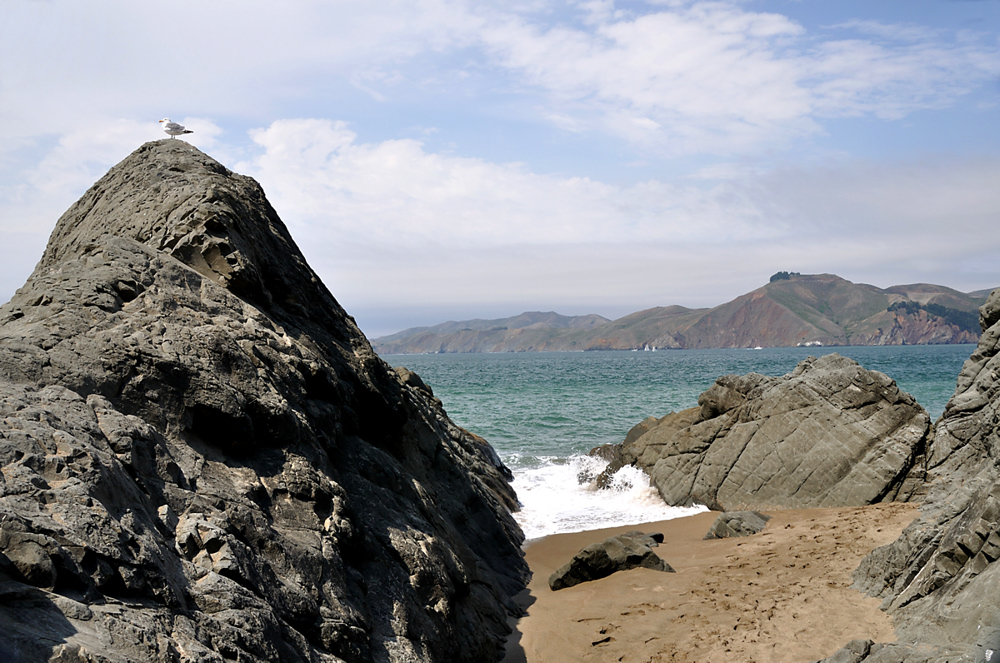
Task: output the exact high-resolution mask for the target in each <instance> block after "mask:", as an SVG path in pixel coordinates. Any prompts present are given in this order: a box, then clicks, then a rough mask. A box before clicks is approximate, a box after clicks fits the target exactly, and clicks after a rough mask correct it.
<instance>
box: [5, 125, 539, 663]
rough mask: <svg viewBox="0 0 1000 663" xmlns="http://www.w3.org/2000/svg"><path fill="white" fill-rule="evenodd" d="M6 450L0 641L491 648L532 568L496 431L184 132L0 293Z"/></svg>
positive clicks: (370, 653)
mask: <svg viewBox="0 0 1000 663" xmlns="http://www.w3.org/2000/svg"><path fill="white" fill-rule="evenodd" d="M0 469H2V473H0V633H3V636H2V638H0V659H3V660H5V661H8V660H10V661H26V662H27V661H32V662H33V661H45V660H53V661H55V660H58V661H69V660H73V661H84V660H86V661H91V662H103V661H114V662H116V663H131V662H135V663H138V662H141V663H150V662H159V661H164V662H166V661H170V662H184V661H199V662H210V661H223V660H232V661H237V660H238V661H243V662H250V661H279V660H280V661H309V662H319V661H331V662H332V661H340V660H347V661H491V660H496V659H497V658H498V657H499V656H500V655H501V653H502V647H503V639H504V637H505V635H506V633H507V632H508V627H507V616H508V611H516V607H515V605H514V603H513V602H512V601H511V597H512V596H513V595H514V594H516V593H517V592H519V591H520V590H521V589H523V587H524V585H525V582H526V579H527V576H528V570H527V567H526V565H525V563H524V561H523V554H522V552H521V550H520V544H521V542H522V540H523V536H522V534H521V532H520V530H519V528H518V527H517V525H516V523H515V522H514V521H513V519H512V518H511V516H510V510H511V509H514V508H516V496H515V495H514V493H513V491H512V490H511V488H510V486H509V485H508V483H507V478H508V477H509V475H508V474H507V471H506V468H504V467H503V466H502V464H501V463H500V462H499V460H498V459H497V457H496V455H495V454H494V453H493V452H492V449H490V447H489V445H488V444H486V443H485V441H483V440H481V439H480V438H476V437H475V436H473V435H471V434H469V433H468V432H466V431H464V430H463V429H461V428H459V427H458V426H456V425H455V424H454V423H452V422H451V421H450V420H449V419H448V417H447V416H446V414H445V412H444V411H443V410H442V408H441V406H440V402H439V401H437V400H436V399H434V397H433V394H432V393H431V391H430V389H429V388H427V387H426V385H424V384H423V383H422V381H420V379H419V377H417V376H415V375H413V374H412V373H409V372H404V371H400V372H399V373H397V372H395V371H393V370H392V369H390V368H389V367H388V366H387V365H386V364H385V363H384V362H382V361H381V360H380V359H379V358H378V357H377V356H376V355H375V354H374V352H373V351H372V349H371V347H370V345H369V344H368V342H367V340H366V339H365V338H364V336H363V335H362V334H361V333H360V332H359V331H358V329H357V327H356V326H355V324H354V321H353V320H352V319H351V318H350V317H349V316H348V315H347V314H346V313H345V312H344V311H343V309H342V308H341V307H340V306H339V305H338V303H337V302H336V301H335V299H334V298H333V296H332V295H331V294H330V293H329V291H328V290H327V289H326V287H325V286H324V285H323V284H322V283H321V282H320V280H319V279H318V278H317V276H316V274H315V273H314V272H313V271H312V270H311V269H310V268H309V266H308V265H307V264H306V261H305V259H304V258H303V257H302V254H301V253H300V252H299V250H298V248H297V247H296V246H295V244H294V242H293V241H292V239H291V237H290V236H289V234H288V232H287V230H286V229H285V227H284V225H283V224H282V223H281V221H280V220H279V219H278V216H277V214H276V213H275V212H274V210H273V209H272V208H271V206H270V205H269V204H268V202H267V201H266V199H265V197H264V193H263V191H262V190H261V188H260V187H259V186H258V185H257V183H256V182H254V181H253V180H251V179H249V178H246V177H242V176H240V175H236V174H234V173H231V172H230V171H228V170H227V169H226V168H224V167H223V166H221V165H220V164H219V163H217V162H216V161H214V160H212V159H211V158H209V157H207V156H206V155H204V154H202V153H201V152H199V151H198V150H196V149H194V148H192V147H191V146H189V145H187V144H186V143H183V142H181V141H170V140H165V141H160V142H156V143H148V144H146V145H143V146H142V147H141V148H139V149H138V150H136V151H135V152H134V153H133V154H132V155H131V156H129V157H128V158H126V159H125V160H124V161H122V162H121V163H120V164H118V165H117V166H115V167H114V168H113V169H112V170H111V171H110V172H109V173H108V174H107V175H106V176H105V177H104V178H102V179H101V180H100V181H99V182H97V184H95V185H94V186H93V187H92V188H91V189H90V190H89V191H88V192H87V193H86V194H85V195H84V196H83V198H81V199H80V200H79V201H78V202H77V203H76V204H75V205H73V206H72V207H71V208H70V209H69V210H68V211H67V212H66V214H65V215H63V217H62V218H61V219H60V220H59V222H58V223H57V225H56V228H55V230H54V231H53V233H52V237H51V239H50V240H49V244H48V247H47V249H46V250H45V253H44V255H43V257H42V259H41V261H40V262H39V264H38V266H37V267H36V269H35V271H34V273H33V274H32V275H31V277H30V278H29V280H28V282H27V283H26V284H25V285H24V287H22V288H21V289H20V290H19V291H18V292H17V294H16V295H15V296H14V298H13V299H12V300H11V301H10V303H8V304H7V305H5V306H3V307H2V308H0Z"/></svg>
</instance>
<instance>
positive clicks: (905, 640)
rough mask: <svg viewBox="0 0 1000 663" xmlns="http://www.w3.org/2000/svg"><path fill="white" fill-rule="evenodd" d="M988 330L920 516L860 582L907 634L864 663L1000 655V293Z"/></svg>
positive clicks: (934, 452) (949, 413)
mask: <svg viewBox="0 0 1000 663" xmlns="http://www.w3.org/2000/svg"><path fill="white" fill-rule="evenodd" d="M980 325H981V327H982V330H983V335H982V337H981V340H980V342H979V345H978V346H977V347H976V349H975V351H974V352H973V353H972V356H971V357H970V358H969V359H968V360H967V361H966V362H965V365H964V366H963V368H962V371H961V373H960V374H959V376H958V382H957V385H956V387H955V393H954V395H953V396H952V397H951V400H949V401H948V404H947V405H946V406H945V410H944V414H942V415H941V418H940V419H939V420H938V422H937V424H936V426H935V433H934V438H933V442H932V444H931V445H930V446H929V447H928V450H927V469H928V474H929V478H930V480H931V482H930V487H929V490H928V493H927V497H926V500H925V501H924V504H923V505H922V507H921V515H920V517H919V518H917V519H916V520H915V521H914V522H913V523H912V524H911V525H910V526H909V527H907V528H906V529H905V530H904V531H903V533H902V535H900V537H899V539H897V540H896V541H895V542H894V543H892V544H890V545H888V546H885V547H882V548H878V549H876V550H874V551H872V553H871V554H869V555H868V556H867V557H866V558H865V559H864V561H863V562H862V564H861V566H860V567H859V568H858V570H857V571H856V572H855V574H854V579H855V587H857V588H858V589H861V590H863V591H865V592H867V593H869V594H871V595H872V596H876V597H879V598H881V599H882V607H883V609H884V610H886V611H887V612H888V613H889V614H890V615H892V618H893V622H894V623H895V625H896V633H897V635H898V642H896V643H888V644H885V645H883V646H882V647H881V648H880V649H879V650H878V655H877V656H876V655H874V654H872V655H871V656H869V657H867V658H863V659H859V660H866V661H896V662H904V663H916V662H917V661H935V662H936V661H957V660H968V661H983V660H989V659H993V660H997V656H1000V654H997V653H996V652H1000V602H998V601H997V588H998V587H1000V563H998V560H1000V470H998V469H997V459H998V458H1000V431H998V426H997V424H998V422H1000V356H998V350H1000V290H995V291H994V292H993V293H992V294H991V295H990V297H989V300H988V301H987V302H986V304H985V305H984V306H983V307H982V308H981V309H980ZM873 651H874V648H873ZM987 653H989V657H987ZM830 660H840V659H836V658H834V659H830Z"/></svg>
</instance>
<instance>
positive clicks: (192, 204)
mask: <svg viewBox="0 0 1000 663" xmlns="http://www.w3.org/2000/svg"><path fill="white" fill-rule="evenodd" d="M107 235H113V236H116V237H121V238H125V239H131V240H135V241H136V242H140V243H142V244H145V245H146V246H148V247H150V248H151V249H154V250H156V251H162V252H165V253H168V254H169V255H171V256H173V257H174V258H176V259H178V260H180V261H181V262H183V263H184V264H186V265H188V266H189V267H192V268H193V269H195V270H196V271H198V273H200V274H201V275H203V276H205V277H206V278H209V279H211V280H212V281H214V282H216V283H218V284H219V285H222V286H224V287H226V288H227V289H228V290H230V291H231V292H232V293H234V294H236V295H237V296H239V297H241V298H243V299H246V300H247V301H249V302H251V303H253V304H254V305H255V306H258V307H260V308H264V309H269V308H271V307H272V306H274V305H278V306H280V307H282V308H283V309H285V310H286V311H288V312H291V313H295V314H299V315H310V314H312V315H315V314H316V312H317V311H321V310H323V309H324V308H326V307H334V309H336V310H337V312H338V314H340V313H342V310H341V309H340V307H339V305H338V304H337V303H336V300H334V298H333V297H332V295H331V294H330V293H329V291H328V290H327V289H326V288H325V286H323V284H322V282H321V281H320V280H319V278H318V277H317V276H316V274H315V273H314V272H313V271H312V269H311V268H310V267H309V265H308V264H307V263H306V260H305V258H304V257H303V256H302V253H301V252H300V251H299V249H298V247H297V246H296V245H295V242H294V241H293V240H292V238H291V236H290V235H289V233H288V230H287V229H286V228H285V225H284V224H283V223H282V222H281V220H280V219H279V218H278V215H277V213H276V212H275V211H274V209H273V208H272V207H271V205H270V203H269V202H268V201H267V198H266V197H265V196H264V191H263V189H261V187H260V185H259V184H258V183H257V182H256V181H255V180H253V179H252V178H250V177H246V176H244V175H239V174H236V173H234V172H232V171H230V170H229V169H228V168H226V167H225V166H223V165H222V164H220V163H219V162H218V161H216V160H215V159H213V158H212V157H210V156H208V155H207V154H205V153H204V152H201V151H200V150H198V149H197V148H195V147H193V146H191V145H189V144H187V143H185V142H183V141H177V140H169V139H164V140H159V141H153V142H149V143H146V144H144V145H143V146H142V147H140V148H139V149H137V150H135V151H134V152H133V153H132V154H130V155H129V156H128V157H126V158H125V159H124V160H123V161H121V162H120V163H118V164H117V165H116V166H114V167H113V168H112V169H111V170H110V171H108V173H107V174H106V175H105V176H104V177H102V178H101V179H100V180H99V181H98V182H97V183H96V184H94V185H93V186H92V187H91V188H90V190H88V191H87V192H86V193H85V194H84V196H83V197H82V198H80V200H79V201H77V202H76V203H75V204H74V205H73V206H72V207H70V208H69V210H67V211H66V213H65V214H63V215H62V217H61V218H60V219H59V221H58V222H57V223H56V227H55V230H54V231H53V232H52V235H51V237H50V238H49V243H48V246H47V247H46V249H45V253H44V255H43V256H42V259H41V261H40V263H39V265H38V267H39V268H47V267H51V266H53V265H55V264H57V263H58V262H60V261H63V260H66V259H68V258H71V257H74V256H79V255H81V254H82V253H84V252H86V251H87V250H88V248H89V247H91V246H92V245H93V244H94V242H96V241H99V240H100V238H102V237H104V236H107Z"/></svg>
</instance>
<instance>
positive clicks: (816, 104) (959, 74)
mask: <svg viewBox="0 0 1000 663" xmlns="http://www.w3.org/2000/svg"><path fill="white" fill-rule="evenodd" d="M599 7H600V8H601V9H602V11H593V8H591V7H588V10H590V11H589V13H588V14H587V17H588V19H589V20H588V21H587V27H586V29H582V28H573V27H570V26H567V25H564V24H559V25H555V26H551V27H542V26H540V25H539V24H537V23H534V22H532V21H531V20H529V19H530V17H519V16H510V15H506V16H499V17H496V16H495V17H493V20H492V21H491V23H489V24H488V26H487V27H486V28H484V30H483V31H482V33H481V35H482V39H483V41H484V43H485V44H486V45H487V47H488V48H489V49H490V50H491V51H492V52H493V53H494V56H495V57H496V58H497V59H498V60H499V61H500V62H501V63H502V64H503V66H505V67H507V68H509V69H511V70H513V71H516V72H518V73H519V74H520V75H521V76H523V78H524V80H525V81H526V82H528V83H531V84H533V85H535V86H537V87H538V88H539V89H541V90H544V91H545V92H546V93H547V94H548V95H549V97H550V100H551V103H552V104H553V105H554V107H555V108H554V109H550V110H549V111H548V113H549V115H550V116H551V117H555V118H565V117H566V116H571V117H574V118H575V120H576V122H577V123H579V122H580V121H581V118H589V120H590V127H591V128H593V129H606V130H609V131H611V132H613V133H616V134H618V135H620V136H623V137H625V138H626V139H628V140H630V141H632V142H635V143H645V144H650V145H651V146H653V147H654V149H655V150H656V151H660V152H664V153H667V154H685V153H693V152H709V153H716V154H727V153H734V152H735V153H738V152H743V151H747V150H749V149H752V148H755V147H759V146H761V145H767V144H772V143H777V144H781V143H783V142H785V141H788V140H790V139H793V138H796V137H799V136H803V135H807V134H810V133H814V132H816V131H819V129H820V125H819V123H818V122H817V121H818V120H819V119H822V118H829V117H851V116H860V115H873V116H876V117H879V118H887V119H894V118H899V117H902V116H904V115H906V114H908V113H911V112H913V111H915V110H918V109H924V108H941V107H945V106H948V105H951V104H953V103H954V101H955V97H957V96H960V95H963V94H966V93H969V92H970V91H972V90H973V89H974V88H976V87H978V86H981V85H983V84H985V83H988V82H989V81H990V80H991V79H992V78H995V77H996V76H998V75H1000V50H998V48H997V44H996V43H995V41H994V42H989V41H983V40H981V39H979V38H977V37H976V36H975V35H972V34H970V33H965V34H962V35H959V36H958V37H957V38H955V39H954V40H949V39H948V36H947V35H945V34H941V33H940V32H937V31H932V30H929V29H923V30H921V29H919V28H917V27H914V26H898V25H889V24H880V23H874V22H871V21H868V22H861V21H857V22H853V23H850V24H844V25H841V26H839V27H840V28H841V29H854V30H856V31H859V32H860V33H861V35H862V36H861V37H859V38H855V39H836V40H834V39H828V40H823V39H821V38H820V37H819V36H818V35H810V34H807V33H806V31H805V29H804V28H803V27H802V26H801V25H799V24H796V23H795V22H793V21H791V20H789V19H788V18H786V17H784V16H780V15H777V14H770V13H760V12H752V11H747V10H745V9H744V8H743V7H742V6H741V5H740V4H738V3H727V2H693V3H675V4H674V6H672V7H670V8H669V9H667V10H664V11H657V12H653V13H648V14H645V15H641V16H631V15H628V16H622V15H621V14H613V13H611V12H610V11H607V10H606V9H607V8H606V7H605V6H604V5H599ZM560 124H561V125H562V126H566V125H571V126H572V124H571V123H570V122H567V121H566V120H565V119H562V121H561V122H560ZM637 129H638V131H637Z"/></svg>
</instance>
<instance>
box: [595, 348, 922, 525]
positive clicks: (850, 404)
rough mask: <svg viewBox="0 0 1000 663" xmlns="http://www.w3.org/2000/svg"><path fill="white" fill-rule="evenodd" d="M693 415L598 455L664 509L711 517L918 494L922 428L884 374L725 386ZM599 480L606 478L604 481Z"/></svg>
mask: <svg viewBox="0 0 1000 663" xmlns="http://www.w3.org/2000/svg"><path fill="white" fill-rule="evenodd" d="M698 404H699V407H697V408H691V409H688V410H683V411H681V412H677V413H672V414H668V415H667V416H665V417H663V418H661V419H659V420H656V419H646V420H645V421H643V422H641V423H640V424H638V425H637V426H636V428H635V429H633V431H631V432H630V433H629V435H628V436H627V437H626V440H625V442H624V443H623V444H622V445H620V446H619V447H618V448H616V449H614V450H613V451H612V452H609V451H608V450H607V449H604V450H603V451H602V453H603V454H605V455H608V454H609V453H610V454H611V455H612V456H614V459H613V460H612V462H611V465H610V466H609V468H608V470H607V471H613V470H615V469H616V468H617V467H620V466H621V465H622V464H634V465H636V466H638V467H640V468H641V469H643V470H645V472H646V473H647V474H649V476H650V479H651V482H652V483H653V485H655V486H656V488H657V489H658V490H659V492H660V495H662V496H663V499H664V500H666V502H667V503H668V504H671V505H674V506H688V505H691V504H705V505H707V506H709V507H710V508H712V509H715V510H720V511H726V510H740V509H768V508H811V507H827V506H861V505H864V504H872V503H875V502H881V501H891V500H899V501H905V500H909V499H912V498H913V497H915V496H916V495H918V494H919V493H920V491H921V490H922V487H923V478H924V463H925V459H924V458H925V448H926V444H927V439H928V433H929V431H930V419H929V417H928V415H927V413H926V411H924V409H923V408H922V407H920V405H918V404H917V402H916V401H915V400H914V399H913V397H912V396H910V395H909V394H907V393H905V392H903V391H901V390H900V389H899V388H898V387H897V386H896V383H895V382H894V381H893V380H892V379H890V378H889V377H888V376H886V375H885V374H883V373H879V372H878V371H868V370H865V369H864V368H862V367H861V366H859V365H858V364H857V363H856V362H855V361H853V360H851V359H847V358H845V357H842V356H840V355H837V354H830V355H825V356H823V357H820V358H818V359H816V358H812V357H810V358H808V359H805V360H803V361H802V362H800V363H799V365H798V366H796V367H795V370H793V371H792V372H791V373H788V374H787V375H783V376H780V377H767V376H764V375H760V374H756V373H750V374H749V375H743V376H740V375H727V376H723V377H721V378H719V379H718V380H716V382H715V384H714V385H712V387H710V388H709V389H708V390H707V391H705V392H704V393H703V394H702V395H701V396H700V397H699V398H698ZM607 471H606V472H607Z"/></svg>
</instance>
